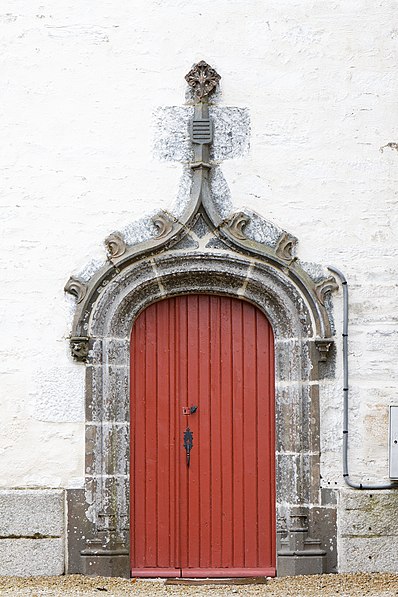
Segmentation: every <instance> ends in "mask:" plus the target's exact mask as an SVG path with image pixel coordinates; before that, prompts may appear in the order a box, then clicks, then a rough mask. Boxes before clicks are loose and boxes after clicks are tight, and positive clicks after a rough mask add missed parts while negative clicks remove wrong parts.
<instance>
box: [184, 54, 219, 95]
mask: <svg viewBox="0 0 398 597" xmlns="http://www.w3.org/2000/svg"><path fill="white" fill-rule="evenodd" d="M220 79H221V77H220V75H219V74H218V73H217V72H216V71H215V70H214V68H212V67H211V66H210V65H209V64H207V62H205V61H204V60H201V61H200V62H198V63H197V64H195V66H193V67H192V68H191V70H190V71H189V73H188V74H187V75H185V80H186V82H187V83H188V85H189V86H190V87H192V89H193V92H194V95H195V97H196V98H197V99H198V100H203V98H205V97H206V96H207V95H209V94H210V93H212V92H213V91H214V90H215V88H216V87H217V85H218V83H219V81H220Z"/></svg>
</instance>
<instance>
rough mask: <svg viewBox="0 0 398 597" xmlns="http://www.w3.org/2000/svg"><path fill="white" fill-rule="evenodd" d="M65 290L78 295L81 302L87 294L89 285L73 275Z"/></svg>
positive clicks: (75, 295) (77, 297)
mask: <svg viewBox="0 0 398 597" xmlns="http://www.w3.org/2000/svg"><path fill="white" fill-rule="evenodd" d="M64 290H65V292H69V294H72V295H73V296H74V297H76V299H77V302H78V303H81V302H82V300H83V299H84V297H85V296H86V293H87V286H86V284H84V283H83V282H82V281H81V280H78V279H77V278H75V277H74V276H71V277H70V278H69V280H68V281H67V283H66V284H65V287H64Z"/></svg>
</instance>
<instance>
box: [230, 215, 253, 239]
mask: <svg viewBox="0 0 398 597" xmlns="http://www.w3.org/2000/svg"><path fill="white" fill-rule="evenodd" d="M249 222H250V217H249V216H248V215H247V214H245V213H243V211H238V212H237V213H235V214H233V215H232V216H231V217H230V218H229V219H228V220H226V228H227V230H228V232H229V233H230V234H232V236H234V237H235V238H237V239H239V240H247V236H246V234H245V233H244V232H243V229H244V228H245V226H247V224H248V223H249Z"/></svg>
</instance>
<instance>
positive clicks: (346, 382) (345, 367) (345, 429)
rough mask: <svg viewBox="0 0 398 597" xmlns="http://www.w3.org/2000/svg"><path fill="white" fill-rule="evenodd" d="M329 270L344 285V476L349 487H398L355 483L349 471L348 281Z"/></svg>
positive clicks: (341, 274) (390, 484)
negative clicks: (351, 479)
mask: <svg viewBox="0 0 398 597" xmlns="http://www.w3.org/2000/svg"><path fill="white" fill-rule="evenodd" d="M328 270H330V271H331V272H333V273H334V274H336V275H337V276H338V277H339V278H340V282H341V285H342V287H343V378H344V380H343V477H344V481H345V482H346V484H347V485H348V486H349V487H352V488H353V489H372V490H377V489H398V484H397V483H376V484H375V485H366V484H365V483H354V482H353V481H350V475H349V472H348V283H347V280H346V278H345V276H344V274H343V273H342V272H341V271H340V270H338V269H337V268H335V267H332V266H329V267H328Z"/></svg>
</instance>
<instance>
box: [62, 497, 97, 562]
mask: <svg viewBox="0 0 398 597" xmlns="http://www.w3.org/2000/svg"><path fill="white" fill-rule="evenodd" d="M66 495H67V510H68V516H67V549H68V557H67V570H66V573H67V574H84V566H83V563H82V558H81V551H82V550H83V549H84V548H85V546H86V541H87V539H89V538H90V537H92V536H93V530H94V529H93V525H92V523H90V521H89V520H88V518H87V516H86V508H87V504H86V498H85V491H84V489H67V490H66Z"/></svg>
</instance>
